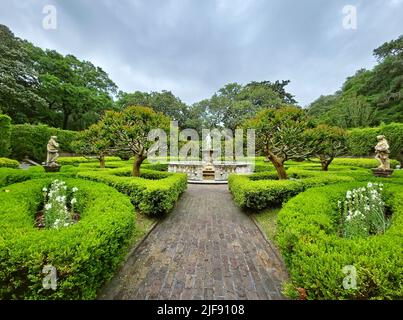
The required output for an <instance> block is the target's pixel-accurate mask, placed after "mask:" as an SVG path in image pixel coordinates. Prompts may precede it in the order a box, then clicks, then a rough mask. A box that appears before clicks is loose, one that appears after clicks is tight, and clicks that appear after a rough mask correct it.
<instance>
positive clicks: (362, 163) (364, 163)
mask: <svg viewBox="0 0 403 320" xmlns="http://www.w3.org/2000/svg"><path fill="white" fill-rule="evenodd" d="M333 164H334V165H339V166H340V165H341V166H352V167H361V168H367V169H371V168H376V167H378V166H379V162H378V161H377V160H376V159H374V158H373V159H366V158H336V159H334V160H333ZM398 164H399V161H397V160H393V159H392V160H390V165H391V167H392V168H395V167H396V166H397V165H398Z"/></svg>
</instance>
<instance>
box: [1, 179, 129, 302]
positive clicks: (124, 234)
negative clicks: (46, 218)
mask: <svg viewBox="0 0 403 320" xmlns="http://www.w3.org/2000/svg"><path fill="white" fill-rule="evenodd" d="M65 181H66V183H67V185H68V186H69V187H73V186H76V187H78V190H79V191H78V192H77V195H76V197H77V204H76V210H77V211H78V212H80V215H81V219H80V221H79V222H78V223H76V224H74V225H72V226H70V227H68V228H62V229H59V230H55V229H45V230H38V229H36V228H35V226H34V218H35V213H36V212H37V211H38V209H40V208H41V206H43V194H42V188H43V187H44V186H48V185H49V184H50V182H51V179H36V180H31V181H26V182H23V183H18V184H14V185H12V186H8V187H6V188H2V189H0V220H1V225H0V299H93V298H95V297H96V291H97V289H99V287H100V285H102V283H104V281H105V280H106V279H108V278H109V277H110V276H111V275H112V273H113V272H114V271H115V268H116V267H117V265H118V263H119V262H120V261H121V260H122V257H123V254H124V252H125V249H126V246H127V244H128V241H129V239H130V238H131V235H132V233H133V232H134V230H135V229H134V221H135V219H134V214H135V213H134V209H133V206H132V205H131V203H130V200H129V199H128V198H127V197H126V196H125V195H122V194H120V193H118V192H117V191H116V190H114V189H113V188H111V187H108V186H105V185H102V184H99V183H95V182H89V181H83V180H77V179H66V180H65ZM49 265H50V266H53V267H55V268H56V271H57V288H56V290H51V289H50V290H45V289H44V287H43V278H44V276H45V274H43V268H44V267H45V266H49Z"/></svg>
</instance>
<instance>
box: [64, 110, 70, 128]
mask: <svg viewBox="0 0 403 320" xmlns="http://www.w3.org/2000/svg"><path fill="white" fill-rule="evenodd" d="M69 116H70V113H68V112H64V113H63V130H67V124H68V122H69Z"/></svg>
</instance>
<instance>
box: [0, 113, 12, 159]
mask: <svg viewBox="0 0 403 320" xmlns="http://www.w3.org/2000/svg"><path fill="white" fill-rule="evenodd" d="M10 138H11V118H10V117H9V116H7V115H5V114H0V157H8V156H9V155H10V152H11V148H10Z"/></svg>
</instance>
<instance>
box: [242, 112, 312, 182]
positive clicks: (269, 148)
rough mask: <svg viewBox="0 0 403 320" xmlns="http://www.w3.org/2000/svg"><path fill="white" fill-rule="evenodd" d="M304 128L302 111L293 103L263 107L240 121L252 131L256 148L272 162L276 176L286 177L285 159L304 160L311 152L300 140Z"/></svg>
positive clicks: (304, 119) (305, 124)
mask: <svg viewBox="0 0 403 320" xmlns="http://www.w3.org/2000/svg"><path fill="white" fill-rule="evenodd" d="M308 127H309V122H308V119H307V117H306V113H305V111H304V110H302V109H300V108H297V107H294V106H285V107H282V108H280V109H266V110H263V111H261V112H259V113H258V114H257V115H256V117H254V118H252V119H250V120H248V121H246V122H245V123H244V128H253V129H255V130H256V148H257V150H258V151H260V152H262V153H263V154H264V155H265V156H266V157H267V158H268V159H269V160H270V161H271V162H272V163H273V165H274V167H275V168H276V170H277V173H278V176H279V179H286V178H287V175H286V172H285V170H284V163H285V162H286V161H287V160H291V159H295V160H300V159H304V158H307V156H308V155H309V154H310V153H311V151H310V150H309V148H307V145H306V143H305V141H304V131H305V130H306V129H307V128H308Z"/></svg>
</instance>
